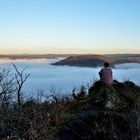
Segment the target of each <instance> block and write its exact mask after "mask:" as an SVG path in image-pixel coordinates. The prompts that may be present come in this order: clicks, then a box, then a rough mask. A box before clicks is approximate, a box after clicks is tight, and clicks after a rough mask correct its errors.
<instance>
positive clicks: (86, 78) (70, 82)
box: [0, 59, 140, 95]
mask: <svg viewBox="0 0 140 140" xmlns="http://www.w3.org/2000/svg"><path fill="white" fill-rule="evenodd" d="M56 61H59V59H48V60H46V59H41V60H0V67H2V68H3V67H4V68H7V69H10V70H11V72H14V68H13V66H12V62H14V64H15V65H16V66H17V68H18V69H19V70H22V69H24V68H25V67H27V69H26V72H25V73H30V74H31V75H30V77H29V78H28V80H27V81H26V83H25V85H24V89H23V90H24V92H25V93H26V95H35V94H36V93H37V92H39V91H44V92H45V93H48V94H49V93H50V91H52V90H56V92H60V91H61V93H64V94H65V93H69V92H71V91H72V89H73V88H74V87H75V88H76V89H77V90H78V89H79V87H80V86H81V85H90V84H92V83H93V81H95V80H98V79H99V76H98V72H99V71H100V69H101V68H81V67H70V66H53V65H51V63H53V62H56ZM113 76H114V79H116V80H118V81H126V80H131V81H133V82H135V83H136V84H137V85H140V77H139V76H140V64H135V63H128V64H120V65H116V68H115V69H113Z"/></svg>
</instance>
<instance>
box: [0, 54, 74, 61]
mask: <svg viewBox="0 0 140 140" xmlns="http://www.w3.org/2000/svg"><path fill="white" fill-rule="evenodd" d="M71 55H73V54H7V55H6V54H4V55H3V54H0V59H12V60H16V59H55V58H58V57H69V56H71Z"/></svg>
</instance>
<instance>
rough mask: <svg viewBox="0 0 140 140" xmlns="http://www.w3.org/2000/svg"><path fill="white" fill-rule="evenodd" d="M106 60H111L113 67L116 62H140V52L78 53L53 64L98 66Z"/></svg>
mask: <svg viewBox="0 0 140 140" xmlns="http://www.w3.org/2000/svg"><path fill="white" fill-rule="evenodd" d="M104 62H109V63H110V64H111V65H112V67H113V66H114V65H115V64H122V63H140V54H114V55H76V56H70V57H68V58H66V59H63V60H60V61H58V62H56V63H53V65H69V66H78V67H97V66H101V65H103V63H104Z"/></svg>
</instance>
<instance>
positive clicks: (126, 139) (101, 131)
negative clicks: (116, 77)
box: [59, 81, 140, 140]
mask: <svg viewBox="0 0 140 140" xmlns="http://www.w3.org/2000/svg"><path fill="white" fill-rule="evenodd" d="M89 98H90V99H89V100H88V101H89V102H91V103H92V104H93V107H92V108H90V109H89V110H87V111H82V112H81V113H78V114H77V115H76V116H75V117H74V118H72V119H71V120H69V121H68V122H66V123H65V124H64V127H63V128H62V129H61V131H60V133H59V140H99V139H101V140H133V139H134V140H139V139H140V126H139V125H140V122H139V120H140V112H139V107H140V88H139V87H138V86H136V85H135V84H134V83H132V82H125V83H119V82H117V81H114V84H113V85H112V86H108V85H105V84H103V83H101V82H96V83H95V84H94V85H93V86H92V87H91V88H90V89H89Z"/></svg>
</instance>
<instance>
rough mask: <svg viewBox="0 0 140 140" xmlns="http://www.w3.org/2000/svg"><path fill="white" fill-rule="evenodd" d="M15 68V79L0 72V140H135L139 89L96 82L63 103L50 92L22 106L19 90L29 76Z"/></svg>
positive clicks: (22, 101)
mask: <svg viewBox="0 0 140 140" xmlns="http://www.w3.org/2000/svg"><path fill="white" fill-rule="evenodd" d="M14 68H15V74H14V75H13V74H11V73H10V72H9V71H7V70H5V69H1V71H0V139H2V140H57V139H59V140H68V139H70V138H71V140H72V139H73V140H78V139H79V140H82V139H86V140H92V139H99V138H101V139H102V140H126V139H128V140H129V139H130V140H139V139H140V134H139V132H140V131H139V125H140V123H139V111H140V109H139V108H140V87H138V86H136V85H135V84H134V83H132V82H129V81H128V82H124V83H119V82H117V81H114V84H113V85H112V86H107V85H105V84H104V83H101V82H100V81H97V82H95V83H94V84H93V85H92V86H90V87H89V88H86V87H84V86H81V88H80V90H79V91H76V90H75V89H73V91H72V93H71V94H70V95H67V96H65V97H58V96H57V92H56V91H55V90H51V93H52V95H51V96H46V95H45V94H44V93H40V96H38V97H36V98H29V99H26V100H23V98H22V97H23V92H22V86H23V85H24V82H25V81H26V80H27V78H28V76H29V74H26V73H25V69H23V70H21V71H19V70H18V69H17V68H16V66H15V65H14ZM59 95H60V94H59ZM42 98H43V100H42ZM79 116H80V118H79ZM79 120H80V124H77V121H78V122H79ZM81 120H82V121H81ZM116 122H117V123H116ZM83 124H84V125H83ZM85 125H86V129H85ZM70 126H71V127H70ZM79 126H80V127H79Z"/></svg>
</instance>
